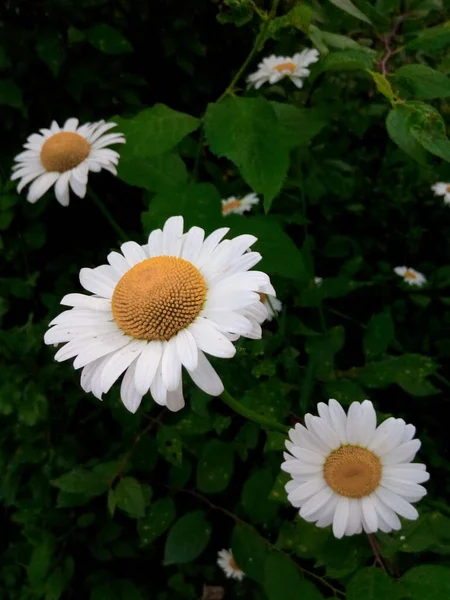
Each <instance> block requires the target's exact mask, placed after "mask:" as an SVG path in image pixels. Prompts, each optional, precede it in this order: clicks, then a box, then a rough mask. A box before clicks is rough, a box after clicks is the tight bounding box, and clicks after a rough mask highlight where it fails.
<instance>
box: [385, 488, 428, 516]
mask: <svg viewBox="0 0 450 600" xmlns="http://www.w3.org/2000/svg"><path fill="white" fill-rule="evenodd" d="M374 494H375V495H376V497H377V498H379V499H380V500H381V501H382V502H383V503H384V504H386V506H388V507H389V508H391V509H392V510H393V511H395V512H396V513H397V514H398V515H400V516H401V517H404V518H405V519H411V520H412V521H414V520H415V519H417V517H418V516H419V513H418V512H417V510H416V509H415V508H414V506H412V504H410V503H409V502H407V501H406V500H404V499H403V498H401V497H400V496H399V495H398V494H396V493H395V492H391V491H390V490H388V489H386V488H385V487H383V486H380V487H379V488H378V489H377V490H375V492H374Z"/></svg>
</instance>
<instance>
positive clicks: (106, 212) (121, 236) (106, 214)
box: [89, 189, 129, 242]
mask: <svg viewBox="0 0 450 600" xmlns="http://www.w3.org/2000/svg"><path fill="white" fill-rule="evenodd" d="M89 197H90V198H91V199H92V200H93V201H94V204H96V205H97V207H98V209H99V210H100V212H101V213H102V214H103V216H104V217H105V219H106V220H107V221H108V223H109V224H110V225H111V227H112V228H113V229H114V231H115V232H116V233H117V235H118V236H119V239H120V240H122V242H126V241H128V240H129V237H128V236H127V234H126V233H125V231H124V230H123V229H122V227H121V226H120V225H119V224H118V223H117V222H116V221H115V219H114V217H113V216H112V214H111V213H110V212H109V210H108V209H107V208H106V206H105V205H104V204H103V202H102V201H101V200H100V198H99V197H98V196H97V194H96V193H95V192H94V191H92V189H89Z"/></svg>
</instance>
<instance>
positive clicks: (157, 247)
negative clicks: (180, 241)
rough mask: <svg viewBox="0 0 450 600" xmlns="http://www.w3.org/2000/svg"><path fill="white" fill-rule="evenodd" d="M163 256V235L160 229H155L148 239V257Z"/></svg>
mask: <svg viewBox="0 0 450 600" xmlns="http://www.w3.org/2000/svg"><path fill="white" fill-rule="evenodd" d="M162 254H163V233H162V231H161V229H155V230H154V231H152V232H151V234H150V235H149V237H148V255H149V256H150V257H153V256H161V255H162Z"/></svg>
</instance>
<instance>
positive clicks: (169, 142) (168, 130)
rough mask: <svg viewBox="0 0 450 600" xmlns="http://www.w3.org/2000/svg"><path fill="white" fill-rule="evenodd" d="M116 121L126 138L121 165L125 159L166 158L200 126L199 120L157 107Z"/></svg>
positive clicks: (118, 128)
mask: <svg viewBox="0 0 450 600" xmlns="http://www.w3.org/2000/svg"><path fill="white" fill-rule="evenodd" d="M113 121H114V122H115V123H117V128H116V129H117V131H120V132H121V133H123V134H124V135H125V138H126V144H124V145H123V146H121V148H120V157H121V158H120V160H121V161H122V160H123V157H124V156H125V157H131V156H132V157H134V158H149V157H153V156H156V155H158V154H164V153H165V152H167V151H169V150H172V149H173V148H174V147H175V146H176V145H177V144H179V143H180V142H181V140H182V139H183V138H185V137H186V136H187V135H189V134H190V133H192V132H193V131H195V130H196V129H197V128H198V127H199V125H200V121H199V119H195V118H194V117H191V115H188V114H186V113H182V112H179V111H177V110H173V109H172V108H169V107H168V106H166V105H165V104H155V105H154V106H152V107H151V108H146V109H144V110H142V111H141V112H139V113H137V115H135V116H134V117H130V118H127V119H125V118H123V117H114V118H113Z"/></svg>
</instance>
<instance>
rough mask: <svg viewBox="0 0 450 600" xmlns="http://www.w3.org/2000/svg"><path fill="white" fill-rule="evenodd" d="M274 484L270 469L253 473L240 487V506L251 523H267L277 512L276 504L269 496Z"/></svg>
mask: <svg viewBox="0 0 450 600" xmlns="http://www.w3.org/2000/svg"><path fill="white" fill-rule="evenodd" d="M273 484H274V478H273V476H272V473H271V471H270V469H260V470H258V471H256V472H255V473H253V475H251V477H249V479H247V481H246V482H245V483H244V487H243V488H242V500H241V502H242V506H243V508H244V510H245V512H246V513H247V515H248V516H249V518H250V520H251V521H252V523H268V522H270V521H272V519H273V518H274V517H275V515H276V514H277V512H278V508H279V506H278V504H277V503H275V502H273V500H271V499H270V498H269V495H270V492H271V491H272V488H273Z"/></svg>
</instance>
